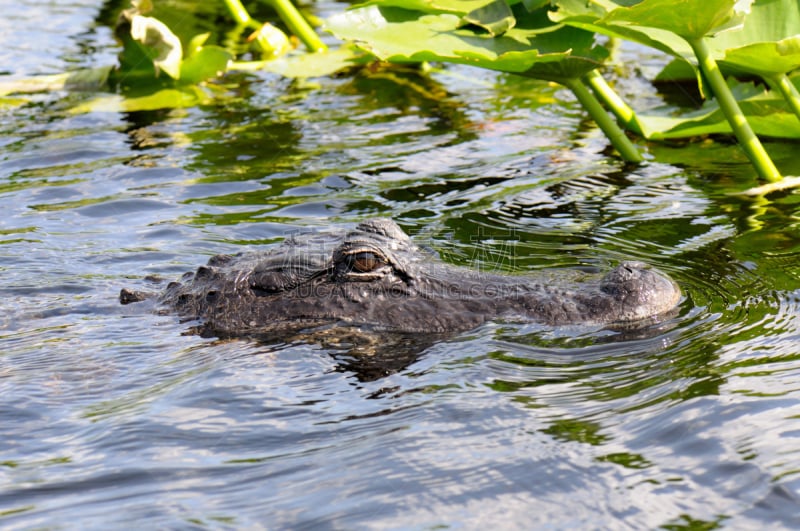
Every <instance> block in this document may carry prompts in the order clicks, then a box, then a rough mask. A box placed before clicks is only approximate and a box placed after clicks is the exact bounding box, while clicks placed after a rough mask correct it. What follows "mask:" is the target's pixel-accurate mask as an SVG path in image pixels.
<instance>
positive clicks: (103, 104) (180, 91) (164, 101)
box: [71, 85, 213, 114]
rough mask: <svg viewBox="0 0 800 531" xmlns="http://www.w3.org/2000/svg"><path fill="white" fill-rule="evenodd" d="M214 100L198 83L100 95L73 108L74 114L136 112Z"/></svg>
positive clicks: (193, 104) (189, 105)
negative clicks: (138, 93)
mask: <svg viewBox="0 0 800 531" xmlns="http://www.w3.org/2000/svg"><path fill="white" fill-rule="evenodd" d="M212 101H213V98H211V97H209V95H208V94H206V93H205V92H204V91H203V90H202V89H201V88H200V87H198V86H197V85H187V86H184V87H180V88H167V89H161V90H158V91H156V92H154V93H152V94H147V95H144V96H135V97H130V96H128V97H126V96H122V95H119V94H109V95H103V96H98V97H96V98H94V99H92V100H90V101H87V102H85V103H83V104H81V105H78V106H76V107H74V108H72V109H71V112H72V113H74V114H83V113H87V112H114V113H119V112H135V111H152V110H157V109H175V108H182V107H193V106H196V105H203V104H208V103H211V102H212Z"/></svg>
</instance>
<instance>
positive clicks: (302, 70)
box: [231, 44, 375, 78]
mask: <svg viewBox="0 0 800 531" xmlns="http://www.w3.org/2000/svg"><path fill="white" fill-rule="evenodd" d="M374 60H375V57H374V56H372V55H369V54H366V53H364V52H363V51H361V50H360V49H358V48H356V47H355V46H352V45H347V44H345V45H342V46H340V47H339V48H336V49H334V50H326V51H323V52H315V53H297V54H288V55H284V56H282V57H279V58H277V59H271V60H269V61H254V62H251V63H233V64H232V65H231V70H266V71H268V72H274V73H276V74H280V75H282V76H285V77H292V78H309V77H322V76H329V75H331V74H334V73H336V72H339V71H340V70H344V69H346V68H350V67H352V66H356V65H359V64H365V63H367V62H369V61H374Z"/></svg>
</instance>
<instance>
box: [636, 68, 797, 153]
mask: <svg viewBox="0 0 800 531" xmlns="http://www.w3.org/2000/svg"><path fill="white" fill-rule="evenodd" d="M728 85H729V86H730V89H731V92H732V93H733V95H734V97H735V98H736V100H737V101H738V102H739V106H740V107H741V109H742V111H743V112H744V113H745V114H746V116H747V120H748V122H749V123H750V125H751V127H752V128H753V131H755V132H756V134H758V135H763V136H766V137H773V138H793V139H800V121H798V119H797V117H796V116H795V115H794V114H792V113H790V112H789V111H788V110H787V109H786V106H785V105H784V103H783V100H782V99H781V98H780V96H779V95H777V94H776V93H774V92H771V91H766V90H764V89H763V88H761V87H758V86H755V85H754V84H752V83H739V82H737V81H735V80H729V82H728ZM636 121H637V123H638V124H639V127H640V128H641V130H642V134H643V135H644V136H645V137H646V138H648V139H650V140H665V139H675V138H688V137H692V136H700V135H710V134H731V132H732V130H731V126H730V123H729V122H728V121H727V119H726V118H725V115H724V114H723V112H722V110H721V109H720V108H719V106H718V105H717V103H716V101H715V100H709V101H707V102H706V103H705V104H704V105H703V106H702V107H701V108H700V109H698V110H696V111H693V112H689V113H687V112H683V111H680V110H679V109H676V108H675V107H663V108H657V109H651V110H649V111H647V112H646V113H637V116H636Z"/></svg>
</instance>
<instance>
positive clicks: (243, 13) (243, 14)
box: [224, 0, 253, 26]
mask: <svg viewBox="0 0 800 531" xmlns="http://www.w3.org/2000/svg"><path fill="white" fill-rule="evenodd" d="M224 1H225V7H227V8H228V11H229V12H230V14H231V16H232V17H233V19H234V20H235V21H236V23H237V24H241V25H242V26H249V25H250V24H251V22H252V21H253V19H252V18H250V13H248V12H247V10H246V9H245V8H244V6H243V5H242V3H241V2H240V1H239V0H224Z"/></svg>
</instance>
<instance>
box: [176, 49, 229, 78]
mask: <svg viewBox="0 0 800 531" xmlns="http://www.w3.org/2000/svg"><path fill="white" fill-rule="evenodd" d="M232 59H233V54H231V53H230V52H229V51H227V50H226V49H225V48H221V47H219V46H213V45H212V46H203V47H202V48H200V49H199V50H197V51H196V52H194V53H192V54H191V55H190V56H189V57H187V58H186V59H184V60H183V62H182V63H181V74H180V79H181V83H182V84H191V83H200V82H201V81H205V80H206V79H210V78H212V77H216V76H218V75H220V74H222V73H224V72H225V71H226V70H227V69H228V64H229V63H230V61H231V60H232Z"/></svg>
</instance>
